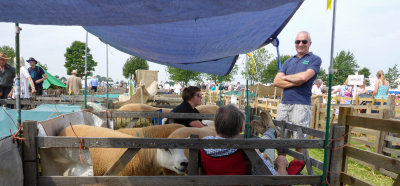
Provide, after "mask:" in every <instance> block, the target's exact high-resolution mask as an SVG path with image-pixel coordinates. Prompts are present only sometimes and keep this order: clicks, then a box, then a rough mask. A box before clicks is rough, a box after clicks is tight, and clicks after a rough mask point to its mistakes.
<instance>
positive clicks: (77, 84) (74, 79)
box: [67, 70, 82, 95]
mask: <svg viewBox="0 0 400 186" xmlns="http://www.w3.org/2000/svg"><path fill="white" fill-rule="evenodd" d="M71 74H72V75H71V76H70V77H69V78H68V79H67V91H68V94H69V95H76V94H80V89H81V87H82V80H81V78H80V77H78V76H77V75H78V71H77V70H73V71H72V72H71Z"/></svg>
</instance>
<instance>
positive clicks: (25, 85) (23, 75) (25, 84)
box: [8, 57, 36, 99]
mask: <svg viewBox="0 0 400 186" xmlns="http://www.w3.org/2000/svg"><path fill="white" fill-rule="evenodd" d="M19 66H20V67H19V72H20V74H19V79H20V98H21V99H29V98H30V95H29V85H31V90H32V94H34V93H35V92H36V89H35V84H34V83H33V80H32V78H31V75H30V74H29V72H28V69H26V67H25V61H24V59H23V58H22V57H21V58H20V62H19ZM15 88H16V87H15ZM15 88H12V91H10V94H8V97H9V98H13V99H16V91H15Z"/></svg>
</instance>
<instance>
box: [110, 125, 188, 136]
mask: <svg viewBox="0 0 400 186" xmlns="http://www.w3.org/2000/svg"><path fill="white" fill-rule="evenodd" d="M182 127H185V126H184V125H181V124H175V123H171V124H168V125H160V126H158V125H155V126H148V127H143V128H121V129H118V130H117V131H118V132H121V133H124V134H128V135H131V136H134V137H138V138H167V137H168V136H169V135H170V134H171V133H172V132H174V131H175V130H176V129H179V128H182Z"/></svg>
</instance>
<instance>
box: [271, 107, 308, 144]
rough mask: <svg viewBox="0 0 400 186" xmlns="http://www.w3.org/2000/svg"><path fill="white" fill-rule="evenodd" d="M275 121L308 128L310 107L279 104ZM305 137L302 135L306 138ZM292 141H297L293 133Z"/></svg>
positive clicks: (295, 133) (297, 137) (295, 134)
mask: <svg viewBox="0 0 400 186" xmlns="http://www.w3.org/2000/svg"><path fill="white" fill-rule="evenodd" d="M276 120H279V121H286V122H289V123H292V124H295V125H299V126H303V127H308V128H310V123H311V105H301V104H282V103H281V104H279V105H278V114H277V116H276ZM306 137H307V135H304V138H306ZM293 138H294V139H299V136H298V135H297V132H294V133H293Z"/></svg>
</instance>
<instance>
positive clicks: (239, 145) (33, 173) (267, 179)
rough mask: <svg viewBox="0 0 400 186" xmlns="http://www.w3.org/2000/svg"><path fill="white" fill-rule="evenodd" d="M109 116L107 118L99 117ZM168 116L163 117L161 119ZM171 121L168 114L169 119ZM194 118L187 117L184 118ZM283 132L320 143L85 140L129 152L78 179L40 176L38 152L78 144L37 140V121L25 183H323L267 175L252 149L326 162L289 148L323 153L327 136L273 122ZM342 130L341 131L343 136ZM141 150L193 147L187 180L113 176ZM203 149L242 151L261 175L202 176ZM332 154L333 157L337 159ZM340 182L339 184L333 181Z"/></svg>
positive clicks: (29, 135)
mask: <svg viewBox="0 0 400 186" xmlns="http://www.w3.org/2000/svg"><path fill="white" fill-rule="evenodd" d="M101 114H103V115H105V117H108V114H109V113H101ZM113 114H117V115H121V116H123V115H128V113H122V112H121V113H113ZM129 114H130V115H129V116H128V117H153V116H154V114H157V113H152V114H150V113H138V114H137V116H133V115H132V114H133V113H129ZM162 116H164V115H162ZM165 116H167V115H165ZM168 117H176V118H183V116H182V115H174V114H169V115H168ZM189 117H190V118H193V116H192V115H186V118H189ZM196 117H198V118H205V117H210V116H209V115H207V116H206V115H202V114H197V116H196ZM274 122H275V123H276V125H278V126H280V127H281V128H282V129H283V131H286V130H289V131H298V132H301V133H304V134H308V135H312V136H315V137H317V138H318V139H297V140H294V139H273V140H265V139H225V140H204V139H145V138H133V139H132V138H128V139H126V138H84V139H83V144H82V145H83V146H85V147H86V148H127V151H126V152H125V153H124V154H123V155H121V158H120V159H119V160H118V161H116V162H115V164H114V165H113V166H112V167H111V168H110V169H109V170H108V171H107V172H108V173H110V174H107V176H92V177H77V176H40V173H39V169H38V167H39V163H38V162H39V161H38V159H39V157H38V154H37V152H38V151H37V150H38V148H48V147H55V148H59V147H74V148H79V147H80V144H79V143H78V142H77V140H76V138H75V137H37V128H36V127H37V125H36V122H35V121H26V122H24V124H23V126H24V131H23V133H24V138H25V140H24V141H23V149H24V154H23V159H24V161H23V162H24V182H25V185H63V184H68V185H81V184H101V183H113V184H115V185H149V184H151V185H152V184H160V183H162V185H249V184H256V185H262V184H269V185H275V184H312V185H317V184H321V183H322V176H321V175H313V174H310V175H301V176H299V175H296V176H271V175H267V174H268V170H267V168H266V166H264V164H263V163H262V160H261V159H259V156H258V155H257V154H256V152H255V151H254V149H258V148H264V149H268V148H280V149H285V152H286V153H287V154H288V155H290V156H293V157H295V158H297V159H303V160H306V162H307V165H308V167H309V168H311V167H312V166H314V167H317V168H318V169H322V168H323V164H322V162H320V161H318V160H316V159H313V158H310V157H308V156H305V154H301V153H299V152H295V151H292V150H288V148H323V146H324V140H323V139H322V138H324V133H323V132H321V131H318V130H314V129H310V128H304V127H299V126H296V125H292V124H288V123H286V122H281V121H274ZM334 131H337V133H338V135H344V133H343V132H344V127H343V126H335V127H334ZM340 131H342V132H340ZM340 143H343V141H340V140H338V141H333V143H332V147H335V146H338V145H340ZM140 148H189V149H191V150H190V153H189V167H188V174H189V176H122V177H118V176H115V175H117V174H118V173H119V171H121V170H122V169H123V168H124V166H125V165H126V163H127V162H128V161H129V160H130V159H131V158H132V157H133V156H134V155H135V153H136V152H137V150H133V149H140ZM201 148H236V149H243V150H244V152H245V153H246V155H247V156H248V157H249V159H250V161H251V163H252V166H253V168H256V169H257V170H258V171H259V173H261V174H260V175H232V176H202V175H199V172H198V167H197V165H198V159H199V157H198V151H199V149H201ZM335 153H336V152H333V154H332V155H331V156H332V157H337V155H335ZM334 165H335V164H334V163H333V164H330V166H329V171H339V170H340V167H339V169H338V167H337V166H334ZM329 179H330V180H331V182H335V183H336V182H338V180H339V177H334V176H331V177H329ZM335 180H336V181H335Z"/></svg>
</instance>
